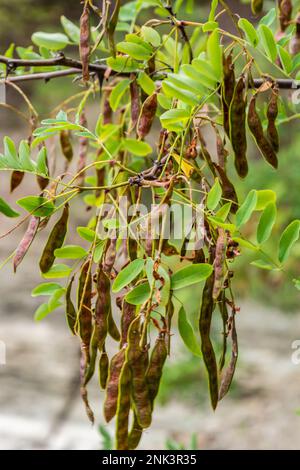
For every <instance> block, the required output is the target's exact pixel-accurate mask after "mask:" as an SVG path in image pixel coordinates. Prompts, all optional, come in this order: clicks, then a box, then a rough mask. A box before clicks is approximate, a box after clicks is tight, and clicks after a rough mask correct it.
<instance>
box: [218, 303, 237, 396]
mask: <svg viewBox="0 0 300 470" xmlns="http://www.w3.org/2000/svg"><path fill="white" fill-rule="evenodd" d="M230 335H231V341H232V350H231V359H230V362H229V365H228V367H227V369H226V370H225V371H224V374H223V376H222V379H221V385H220V390H219V400H222V398H223V397H224V396H225V395H226V393H227V392H228V390H229V388H230V385H231V382H232V379H233V376H234V372H235V367H236V363H237V359H238V340H237V334H236V327H235V312H233V314H232V316H231V317H230Z"/></svg>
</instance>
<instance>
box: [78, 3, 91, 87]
mask: <svg viewBox="0 0 300 470" xmlns="http://www.w3.org/2000/svg"><path fill="white" fill-rule="evenodd" d="M79 52H80V60H81V63H82V78H83V81H84V82H88V81H89V79H90V72H89V57H90V13H89V8H88V4H87V2H85V5H84V8H83V12H82V15H81V17H80V45H79Z"/></svg>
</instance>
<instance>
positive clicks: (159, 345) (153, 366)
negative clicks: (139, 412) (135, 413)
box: [146, 334, 168, 409]
mask: <svg viewBox="0 0 300 470" xmlns="http://www.w3.org/2000/svg"><path fill="white" fill-rule="evenodd" d="M167 355H168V350H167V346H166V340H165V335H164V334H160V335H159V337H158V338H157V340H156V342H155V345H154V347H153V350H152V353H151V357H150V361H149V366H148V369H147V371H146V382H147V385H148V390H149V397H150V400H151V404H152V409H153V404H154V400H155V398H156V396H157V394H158V390H159V384H160V379H161V376H162V371H163V367H164V364H165V361H166V359H167Z"/></svg>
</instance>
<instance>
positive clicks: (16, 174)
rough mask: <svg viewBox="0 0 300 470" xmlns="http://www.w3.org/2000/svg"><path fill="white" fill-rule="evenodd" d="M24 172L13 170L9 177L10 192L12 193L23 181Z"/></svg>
mask: <svg viewBox="0 0 300 470" xmlns="http://www.w3.org/2000/svg"><path fill="white" fill-rule="evenodd" d="M24 176H25V173H23V171H17V170H15V171H13V172H12V174H11V178H10V192H11V193H12V192H13V191H14V190H15V189H16V188H17V187H18V186H20V184H21V183H22V181H23V178H24Z"/></svg>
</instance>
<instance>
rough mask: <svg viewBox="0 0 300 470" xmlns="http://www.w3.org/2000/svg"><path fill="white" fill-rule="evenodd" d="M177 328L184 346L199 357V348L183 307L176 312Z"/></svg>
mask: <svg viewBox="0 0 300 470" xmlns="http://www.w3.org/2000/svg"><path fill="white" fill-rule="evenodd" d="M178 330H179V333H180V336H181V338H182V340H183V342H184V344H185V345H186V347H187V348H188V349H189V350H190V351H191V352H192V353H193V354H194V355H195V356H199V357H201V356H202V354H201V348H200V345H199V343H198V341H197V339H196V335H195V333H194V330H193V327H192V325H191V324H190V322H189V321H188V319H187V316H186V312H185V310H184V308H183V307H181V309H180V310H179V313H178Z"/></svg>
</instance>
